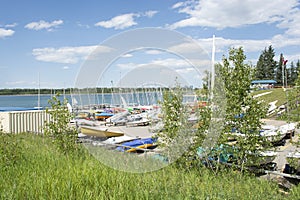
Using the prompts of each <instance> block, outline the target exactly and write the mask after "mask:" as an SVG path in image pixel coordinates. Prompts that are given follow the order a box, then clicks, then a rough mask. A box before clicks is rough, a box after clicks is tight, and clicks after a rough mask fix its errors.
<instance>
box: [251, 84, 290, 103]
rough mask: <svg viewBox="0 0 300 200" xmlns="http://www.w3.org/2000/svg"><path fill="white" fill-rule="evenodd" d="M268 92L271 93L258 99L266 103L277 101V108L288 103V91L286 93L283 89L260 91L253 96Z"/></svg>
mask: <svg viewBox="0 0 300 200" xmlns="http://www.w3.org/2000/svg"><path fill="white" fill-rule="evenodd" d="M266 92H271V93H269V94H266V95H263V96H260V97H258V98H259V99H261V100H264V101H265V102H266V103H270V102H273V101H276V100H277V103H276V106H281V105H282V104H284V103H286V102H287V91H284V90H283V89H282V88H274V89H270V90H258V91H255V92H253V93H252V95H253V96H254V95H257V94H262V93H266Z"/></svg>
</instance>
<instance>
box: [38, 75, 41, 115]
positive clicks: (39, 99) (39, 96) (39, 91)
mask: <svg viewBox="0 0 300 200" xmlns="http://www.w3.org/2000/svg"><path fill="white" fill-rule="evenodd" d="M38 81H39V83H38V110H40V106H41V84H40V72H39V73H38Z"/></svg>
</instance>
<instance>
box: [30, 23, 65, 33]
mask: <svg viewBox="0 0 300 200" xmlns="http://www.w3.org/2000/svg"><path fill="white" fill-rule="evenodd" d="M63 23H64V22H63V20H54V21H52V22H46V21H44V20H40V21H38V22H31V23H29V24H26V25H25V28H27V29H31V30H36V31H38V30H42V29H46V30H47V31H52V30H53V28H57V27H58V26H59V25H61V24H63Z"/></svg>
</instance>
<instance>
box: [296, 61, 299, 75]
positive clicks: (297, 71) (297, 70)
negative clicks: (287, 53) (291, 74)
mask: <svg viewBox="0 0 300 200" xmlns="http://www.w3.org/2000/svg"><path fill="white" fill-rule="evenodd" d="M296 73H297V77H298V76H299V74H300V60H298V61H297V63H296Z"/></svg>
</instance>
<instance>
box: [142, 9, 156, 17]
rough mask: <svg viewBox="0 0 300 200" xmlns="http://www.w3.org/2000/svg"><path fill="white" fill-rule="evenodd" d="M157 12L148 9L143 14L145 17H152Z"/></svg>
mask: <svg viewBox="0 0 300 200" xmlns="http://www.w3.org/2000/svg"><path fill="white" fill-rule="evenodd" d="M156 13H157V11H156V10H149V11H146V12H145V13H144V14H143V15H144V16H146V17H149V18H151V17H153V16H154V15H155V14H156Z"/></svg>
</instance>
